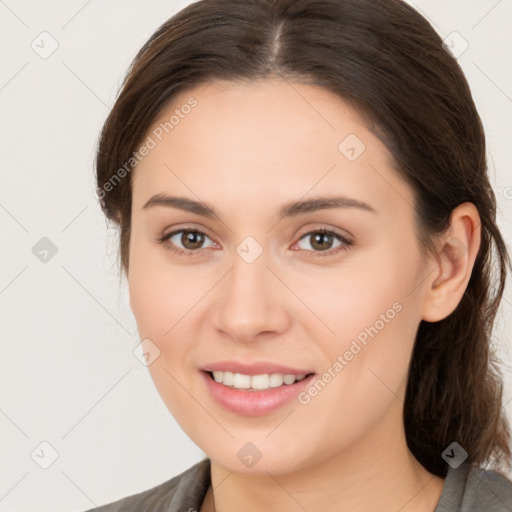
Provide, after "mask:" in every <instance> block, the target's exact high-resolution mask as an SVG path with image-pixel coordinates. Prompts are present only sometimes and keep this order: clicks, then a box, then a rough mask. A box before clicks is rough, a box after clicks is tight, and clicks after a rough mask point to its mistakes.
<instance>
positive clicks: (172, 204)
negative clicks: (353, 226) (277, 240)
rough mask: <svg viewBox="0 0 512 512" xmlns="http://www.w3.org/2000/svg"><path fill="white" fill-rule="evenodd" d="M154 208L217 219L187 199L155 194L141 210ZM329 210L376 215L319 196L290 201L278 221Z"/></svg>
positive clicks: (369, 208)
mask: <svg viewBox="0 0 512 512" xmlns="http://www.w3.org/2000/svg"><path fill="white" fill-rule="evenodd" d="M155 206H165V207H168V208H177V209H179V210H183V211H186V212H191V213H195V214H197V215H201V216H203V217H207V218H213V217H218V215H217V212H216V211H215V209H214V208H213V207H212V206H210V205H208V204H207V203H204V202H199V201H195V200H193V199H189V198H187V197H178V196H168V195H165V194H157V195H155V196H153V197H151V199H149V200H148V201H147V202H146V203H145V204H144V206H143V207H142V208H143V209H146V208H152V207H155ZM329 208H358V209H360V210H363V211H368V212H372V213H377V211H376V210H375V208H373V207H372V206H370V205H369V204H367V203H364V202H362V201H359V200H357V199H351V198H349V197H345V196H339V195H337V196H321V197H315V198H312V199H306V200H299V201H292V202H290V203H286V204H284V205H283V206H282V207H281V209H280V210H279V214H278V215H279V220H281V219H284V218H285V217H295V216H297V215H300V214H303V213H310V212H314V211H317V210H324V209H329Z"/></svg>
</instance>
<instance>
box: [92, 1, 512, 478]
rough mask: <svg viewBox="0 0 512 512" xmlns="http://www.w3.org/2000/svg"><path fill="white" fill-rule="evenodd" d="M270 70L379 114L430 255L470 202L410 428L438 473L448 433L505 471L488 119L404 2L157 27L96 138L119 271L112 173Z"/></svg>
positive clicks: (499, 283)
mask: <svg viewBox="0 0 512 512" xmlns="http://www.w3.org/2000/svg"><path fill="white" fill-rule="evenodd" d="M270 77H283V78H285V79H288V80H295V81H297V82H302V83H309V84H315V85H318V86H321V87H324V88H325V89H327V90H329V91H331V92H334V93H335V94H337V95H338V96H339V97H340V98H342V99H343V100H345V101H347V102H349V103H350V104H351V105H352V106H353V107H354V108H356V109H357V111H358V112H359V113H360V114H361V115H362V116H363V117H364V119H365V120H367V121H369V122H371V123H373V125H374V128H373V129H375V130H378V134H379V136H380V137H381V139H382V140H383V141H384V142H385V144H386V145H387V147H388V149H389V150H390V152H391V154H392V155H393V156H394V159H395V161H396V163H397V167H398V170H399V172H400V174H401V175H402V177H403V178H404V179H405V180H406V181H407V182H408V183H409V184H410V185H411V187H412V189H413V191H414V193H415V197H416V200H415V205H414V207H415V214H416V217H417V219H416V224H417V230H418V238H419V241H420V242H421V244H422V247H423V248H424V249H425V253H429V252H432V250H433V245H432V242H433V240H434V239H435V236H436V235H439V234H441V233H443V232H444V231H445V230H446V228H447V227H448V226H449V222H450V214H451V212H452V210H453V209H454V208H455V207H456V206H458V205H459V204H461V203H463V202H466V201H469V202H471V203H473V204H474V205H475V206H476V207H477V209H478V212H479V214H480V218H481V233H482V240H481V246H480V249H479V252H478V255H477V258H476V262H475V264H474V268H473V272H472V274H471V278H470V280H469V284H468V286H467V289H466V291H465V293H464V295H463V297H462V299H461V301H460V303H459V305H458V307H457V308H456V310H455V311H454V312H453V313H452V314H451V315H449V316H448V317H447V318H445V319H444V320H441V321H439V322H435V323H429V322H425V321H422V322H421V323H420V326H419V330H418V333H417V337H416V341H415V346H414V350H413V355H412V359H411V363H410V371H409V377H408V384H407V391H406V396H405V403H404V425H405V432H406V438H407V444H408V446H409V448H410V450H411V451H412V453H413V454H414V456H415V457H416V458H417V459H418V460H419V462H420V463H421V464H422V465H423V466H424V467H425V468H426V469H427V470H428V471H430V472H431V473H434V474H436V475H438V476H442V477H444V476H446V473H447V469H448V467H447V465H446V463H445V462H444V460H443V459H442V457H441V453H442V452H443V451H444V450H445V448H447V447H448V446H449V445H450V444H451V443H452V442H454V441H456V442H457V443H459V444H460V445H461V446H462V448H464V449H465V450H466V451H467V453H468V460H467V462H468V463H469V464H471V465H479V466H482V465H484V463H487V464H493V465H494V468H495V469H496V470H498V471H500V470H503V471H508V470H509V469H510V462H509V459H510V455H511V450H510V430H509V428H510V427H509V424H508V422H507V419H506V417H505V415H504V411H503V408H502V392H503V390H502V386H503V384H502V378H501V374H500V371H499V366H498V365H499V363H500V361H499V359H498V358H497V357H496V355H495V352H494V350H493V349H492V347H491V336H492V328H493V324H494V319H495V316H496V313H497V310H498V306H499V302H500V300H501V296H502V294H503V290H504V285H505V278H506V274H507V266H508V267H510V257H509V255H508V253H507V249H506V245H505V243H504V241H503V238H502V236H501V234H500V231H499V229H498V227H497V224H496V199H495V196H494V193H493V190H492V188H491V185H490V183H489V179H488V176H487V164H486V157H485V138H484V133H483V129H482V124H481V121H480V117H479V115H478V113H477V110H476V107H475V104H474V102H473V99H472V96H471V92H470V89H469V86H468V84H467V82H466V79H465V77H464V75H463V72H462V70H461V68H460V67H459V65H458V63H457V61H456V60H455V59H454V58H453V57H452V56H451V55H450V54H449V53H448V52H447V51H445V49H444V47H443V45H442V41H441V39H440V37H439V35H438V34H437V33H436V32H435V31H434V29H433V28H432V27H431V26H430V24H429V23H428V22H427V21H426V20H425V19H424V18H423V17H422V16H421V15H419V14H418V13H417V12H416V11H415V10H414V9H412V8H411V7H409V6H408V5H407V4H405V3H404V2H402V1H401V0H203V1H199V2H196V3H193V4H191V5H189V6H188V7H186V8H185V9H183V10H182V11H180V12H179V13H178V14H176V15H175V16H174V17H172V18H170V19H169V20H168V21H166V22H165V23H164V24H163V25H161V27H160V28H158V30H157V31H156V32H155V33H154V34H153V35H152V36H151V38H150V39H149V40H148V41H147V42H146V43H145V44H144V46H143V47H142V48H141V49H140V51H139V52H138V54H137V55H136V57H135V59H134V61H133V63H132V64H131V66H130V68H129V70H128V72H127V74H126V77H125V80H124V82H123V85H122V89H121V91H120V93H119V96H118V99H117V101H116V103H115V106H114V108H113V109H112V111H111V113H110V115H109V116H108V119H107V120H106V122H105V125H104V127H103V130H102V132H101V136H100V138H99V142H98V150H97V156H96V171H97V185H98V189H97V191H98V192H99V194H98V197H99V198H100V199H101V206H102V209H103V211H104V213H105V215H106V216H107V217H108V218H109V219H111V220H114V221H115V222H116V224H118V225H119V227H120V255H121V265H122V268H124V270H125V272H126V273H127V274H128V271H129V258H128V256H129V254H128V252H129V251H128V248H129V240H130V223H131V174H130V175H129V176H128V178H127V179H117V178H119V176H120V174H119V172H118V171H119V170H120V168H121V167H122V166H124V169H125V170H126V165H125V164H126V163H127V162H129V161H131V160H130V159H131V158H132V157H133V153H134V151H135V150H136V149H137V148H138V146H139V145H140V144H141V142H142V141H143V139H144V137H145V136H146V135H147V131H148V130H149V128H150V125H151V123H152V122H153V121H154V120H155V119H156V118H157V117H158V115H159V114H160V113H161V112H162V110H163V109H164V108H165V107H166V106H167V105H168V104H169V103H170V102H171V100H172V99H173V98H174V97H175V96H176V95H177V94H178V93H182V92H184V91H186V90H190V89H192V88H194V87H196V86H198V85H200V84H207V83H208V82H210V81H214V80H233V81H253V80H257V79H261V78H270ZM135 165H136V164H135ZM128 171H129V169H128ZM128 171H127V172H128ZM127 172H125V173H123V177H124V175H125V174H127ZM116 173H117V178H116ZM114 178H116V179H115V180H114ZM108 184H110V186H107V185H108ZM107 192H108V193H107ZM493 248H494V252H495V254H493V252H492V249H493ZM493 271H496V273H494V272H493ZM495 281H496V282H495Z"/></svg>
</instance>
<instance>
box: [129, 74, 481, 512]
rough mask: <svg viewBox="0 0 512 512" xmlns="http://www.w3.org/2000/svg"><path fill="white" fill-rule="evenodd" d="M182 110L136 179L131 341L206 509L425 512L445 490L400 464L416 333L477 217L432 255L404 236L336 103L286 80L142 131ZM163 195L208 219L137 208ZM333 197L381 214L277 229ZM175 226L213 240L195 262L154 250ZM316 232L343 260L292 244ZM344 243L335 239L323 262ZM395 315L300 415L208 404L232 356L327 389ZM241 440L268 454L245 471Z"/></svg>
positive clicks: (385, 161) (405, 191)
mask: <svg viewBox="0 0 512 512" xmlns="http://www.w3.org/2000/svg"><path fill="white" fill-rule="evenodd" d="M191 96H193V97H194V98H195V99H196V100H197V101H198V105H197V107H196V108H195V109H194V110H192V112H191V113H190V114H189V115H188V116H186V117H185V118H184V119H181V120H180V123H179V124H178V125H177V126H176V127H175V128H174V129H173V131H172V132H170V133H169V134H168V135H167V136H166V137H164V138H163V140H162V141H161V142H159V143H158V145H157V146H156V147H155V148H154V149H152V150H151V151H150V152H149V154H148V155H147V156H146V157H145V158H144V159H143V160H142V161H141V162H140V163H139V164H138V166H137V168H136V170H135V171H134V174H133V176H132V178H133V182H132V190H133V201H132V221H131V222H132V226H131V229H132V233H131V240H130V247H129V260H130V268H129V273H128V282H129V290H130V304H131V308H132V311H133V313H134V316H135V318H136V320H137V325H138V330H139V334H140V337H141V339H144V338H149V339H150V340H151V341H152V342H153V343H154V344H155V345H156V346H157V347H158V348H159V350H160V355H159V356H158V357H157V358H156V359H155V360H154V362H152V364H150V365H149V367H148V368H149V371H150V373H151V376H152V378H153V380H154V383H155V386H156V388H157V389H158V392H159V393H160V395H161V397H162V399H163V401H164V402H165V404H166V405H167V407H168V408H169V411H170V412H171V413H172V415H173V416H174V417H175V419H176V421H177V422H178V423H179V424H180V426H181V427H182V428H183V430H184V431H185V432H186V433H187V434H188V436H189V437H190V438H191V439H192V440H193V441H194V442H195V443H196V444H197V445H198V446H199V447H200V448H201V449H202V450H203V451H204V452H205V453H206V454H207V455H208V457H210V459H211V470H212V486H211V487H210V490H209V491H208V494H207V496H206V499H205V500H204V503H203V507H202V509H201V510H202V511H203V512H204V511H209V510H214V504H215V510H217V511H219V512H220V511H226V512H227V511H231V510H251V511H254V512H259V511H266V512H268V511H269V510H279V511H280V512H295V511H303V510H304V509H305V510H308V511H310V512H312V511H322V512H329V511H335V510H336V511H339V510H351V511H355V512H357V511H361V512H363V511H364V512H368V511H374V510H375V511H376V510H379V511H388V510H389V511H398V510H400V511H401V512H409V511H430V512H431V511H433V510H434V509H435V506H436V504H437V502H438V500H439V497H440V495H441V492H442V489H443V485H444V480H443V479H441V478H438V477H436V476H434V475H432V474H431V473H429V472H428V471H426V470H425V469H424V468H423V467H422V466H421V465H420V464H419V462H418V461H417V460H416V459H415V458H414V456H413V455H412V453H411V452H410V451H409V449H408V447H407V445H406V441H405V433H404V428H403V421H402V409H403V399H404V396H405V389H406V382H407V371H408V365H409V361H410V358H411V353H412V348H413V343H414V339H415V334H416V331H417V328H418V326H419V323H420V321H421V320H422V319H423V320H426V321H431V322H435V321H438V320H441V319H442V318H445V317H446V316H448V315H449V314H450V313H451V312H452V311H453V310H454V309H455V307H456V306H457V304H458V303H459V301H460V299H461V297H462V294H463V293H464V290H465V288H466V286H467V283H468V281H469V277H470V273H471V269H472V266H473V263H474V260H475V257H476V253H477V250H478V247H479V244H480V229H479V217H478V213H477V211H476V208H475V207H474V206H473V205H472V204H470V203H465V204H463V205H460V206H459V207H458V208H457V209H456V210H455V211H454V212H453V215H452V224H451V227H450V229H449V231H448V232H447V233H446V234H444V235H443V236H442V237H440V238H439V239H438V240H437V246H436V247H437V253H436V254H435V255H433V256H431V257H428V258H427V257H425V254H424V252H423V251H421V249H420V247H419V245H418V241H417V239H416V236H415V231H414V229H415V225H414V216H413V206H412V205H413V197H412V190H411V189H410V187H409V186H408V185H407V184H406V183H405V182H404V181H403V180H402V179H401V178H400V177H399V175H398V173H397V171H396V170H395V169H394V163H393V159H392V156H391V154H390V153H389V151H388V150H387V148H386V147H385V146H384V145H383V143H382V142H381V141H380V140H379V139H378V138H377V137H376V136H375V135H374V134H373V133H372V132H371V131H369V129H368V128H367V127H366V126H365V124H364V123H363V121H362V120H361V119H360V118H359V117H358V115H357V114H356V113H355V112H354V111H353V110H352V109H351V108H350V107H349V106H348V105H347V104H346V103H345V102H343V101H342V100H341V99H340V98H338V97H337V96H334V95H333V94H331V93H330V92H328V91H326V90H324V89H322V88H319V87H316V86H312V85H305V84H298V83H294V84H293V86H292V84H291V83H289V82H286V81H284V80H282V79H275V80H269V79H267V80H261V81H258V82H253V83H251V84H234V83H230V82H219V81H217V82H213V83H211V84H209V85H208V86H207V87H204V86H203V87H200V88H197V89H194V90H192V91H189V92H187V93H184V94H182V95H180V96H178V97H176V98H175V100H174V101H173V104H172V106H169V107H168V108H166V109H165V111H164V112H162V115H161V116H160V118H159V119H157V120H155V122H154V125H153V127H155V126H157V125H158V124H159V123H160V122H162V121H163V120H166V119H169V117H170V115H172V113H173V112H174V110H175V109H176V108H179V107H180V105H183V104H185V103H186V101H187V99H188V98H189V97H191ZM153 127H152V128H153ZM148 133H150V132H148ZM349 134H356V135H357V137H358V138H359V139H360V140H361V141H363V142H364V144H365V146H366V149H365V150H364V152H363V153H362V154H361V155H360V156H359V157H358V158H357V159H356V160H355V161H349V160H348V159H347V158H346V157H345V156H344V154H343V153H342V152H340V150H339V149H338V146H339V144H340V142H341V141H343V140H344V139H345V138H346V137H347V136H348V135H349ZM156 194H169V195H176V196H185V197H188V198H191V199H194V200H201V201H203V202H205V203H208V204H209V205H211V206H213V207H214V208H215V210H216V211H217V212H218V217H214V218H205V217H202V216H200V215H197V214H195V213H190V212H185V211H182V210H179V209H176V208H170V207H165V206H155V207H152V208H146V209H144V208H143V205H144V204H145V203H146V202H147V201H148V199H149V198H150V197H152V196H153V195H156ZM331 194H339V195H345V196H347V197H350V198H354V199H357V200H360V201H364V202H366V203H368V204H369V205H371V206H372V207H373V208H374V209H375V210H376V213H373V212H369V211H365V210H362V209H356V208H344V209H341V208H336V209H322V210H319V211H316V212H309V213H304V214H302V215H300V216H297V217H290V218H285V219H283V220H281V221H279V222H278V219H277V212H278V210H279V207H280V206H281V205H282V204H284V203H286V202H289V201H293V200H300V199H304V198H305V199H310V198H312V197H314V196H320V195H331ZM185 228H187V229H193V228H199V229H201V230H203V231H206V233H207V235H208V237H206V238H205V239H204V243H203V245H202V246H201V244H199V247H200V248H198V249H194V245H193V244H192V245H191V244H188V245H186V246H185V245H183V241H182V238H181V233H180V234H179V235H178V236H174V237H173V239H172V240H173V241H174V242H175V244H176V246H177V247H179V248H181V249H184V248H185V249H189V250H195V251H196V252H197V253H196V254H195V255H193V256H190V255H181V256H180V255H177V254H174V253H172V252H171V251H170V249H169V245H167V246H166V245H165V244H164V245H162V244H160V243H158V242H157V241H156V240H157V239H158V237H159V236H161V235H163V234H166V233H170V232H171V231H174V230H179V229H185ZM317 228H322V229H326V230H334V231H335V232H337V233H340V234H342V235H343V236H345V237H348V238H350V240H352V241H353V245H352V246H350V247H348V248H347V250H344V251H341V252H338V253H337V254H333V255H331V256H318V254H319V253H321V252H322V251H321V249H318V246H315V245H314V237H313V236H305V237H304V236H303V234H304V233H306V232H307V231H309V230H311V229H317ZM247 236H252V237H253V238H254V239H255V240H256V241H257V242H258V244H259V245H260V246H261V248H262V249H263V252H262V254H261V255H260V256H259V257H258V258H257V259H256V260H255V261H254V262H253V263H250V264H249V263H247V262H246V261H245V260H244V259H242V258H241V257H240V256H239V255H238V254H237V252H236V248H237V246H238V245H239V244H240V242H241V241H242V240H244V238H245V237H247ZM185 243H186V239H185ZM168 244H170V242H168ZM338 246H340V242H339V240H337V239H336V238H334V239H333V241H332V243H331V245H328V242H327V243H326V245H325V248H326V250H327V251H328V250H329V249H331V248H332V249H334V250H335V249H336V247H338ZM191 247H192V249H191ZM292 248H293V249H292ZM397 302H398V303H399V304H400V305H401V306H402V309H401V311H400V312H399V313H397V314H396V315H395V316H394V318H393V319H392V320H390V321H389V322H387V323H386V324H385V327H384V328H382V329H381V330H380V331H379V332H378V334H377V335H376V336H375V337H374V338H370V339H369V340H368V343H367V345H366V346H365V347H364V348H363V349H362V350H361V351H360V352H359V353H358V354H357V355H355V356H354V358H353V359H352V360H351V361H350V362H349V364H347V365H346V366H345V367H344V368H343V370H342V371H341V372H339V373H338V374H337V376H336V377H335V378H333V379H332V380H331V382H329V383H328V385H326V386H325V388H324V389H323V390H322V391H321V392H320V393H318V395H317V396H315V397H314V398H312V399H311V401H310V402H309V403H308V404H306V405H304V404H300V403H299V402H298V401H296V400H293V401H292V402H291V403H289V404H287V405H285V406H284V407H282V408H280V409H279V410H277V411H275V412H273V413H270V414H267V415H264V416H261V417H249V416H244V415H240V414H235V413H233V412H229V411H226V410H225V409H223V408H222V407H221V406H220V405H218V404H217V403H216V402H215V401H214V400H213V399H212V398H211V397H210V395H209V394H208V392H207V389H206V386H205V384H204V382H203V379H202V378H201V376H200V374H199V367H201V366H203V365H205V364H206V363H208V362H212V361H218V360H222V359H238V360H241V361H255V360H267V361H274V362H282V363H284V364H288V365H290V366H292V367H299V368H310V369H311V370H312V371H314V372H316V373H317V375H321V374H322V373H323V372H324V371H325V370H326V369H327V368H328V367H330V366H332V365H333V363H334V362H335V361H336V358H337V356H338V355H340V354H344V353H345V351H346V350H348V349H349V348H350V344H351V342H352V340H354V339H355V337H356V336H357V335H358V334H359V333H361V331H364V329H365V328H366V327H369V326H372V325H374V324H375V322H376V321H377V320H378V319H379V318H380V315H381V314H383V313H385V312H386V311H387V310H389V309H390V308H392V305H393V304H394V303H397ZM447 342H448V340H447ZM247 442H252V443H253V444H254V445H255V446H257V448H258V450H259V451H260V452H261V454H262V458H261V459H260V460H259V461H258V462H257V463H256V464H255V465H254V466H253V467H252V468H248V467H246V466H245V465H244V464H243V463H242V462H241V461H240V460H239V459H238V457H237V452H238V450H239V449H240V448H241V447H242V446H244V445H245V444H246V443H247ZM212 489H214V490H213V491H212Z"/></svg>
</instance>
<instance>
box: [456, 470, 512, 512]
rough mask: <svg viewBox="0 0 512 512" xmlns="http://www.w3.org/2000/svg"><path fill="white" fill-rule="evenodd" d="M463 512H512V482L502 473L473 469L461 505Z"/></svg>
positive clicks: (469, 472) (469, 473) (468, 475)
mask: <svg viewBox="0 0 512 512" xmlns="http://www.w3.org/2000/svg"><path fill="white" fill-rule="evenodd" d="M461 505H462V506H461V510H462V511H466V510H467V511H470V510H471V511H479V510H485V511H487V510H492V511H493V512H511V511H512V481H510V480H509V479H508V478H506V477H505V476H504V475H502V474H501V473H498V472H496V471H493V470H489V469H483V468H477V467H474V468H471V469H470V470H469V471H468V474H467V480H466V486H465V489H464V495H463V499H462V504H461Z"/></svg>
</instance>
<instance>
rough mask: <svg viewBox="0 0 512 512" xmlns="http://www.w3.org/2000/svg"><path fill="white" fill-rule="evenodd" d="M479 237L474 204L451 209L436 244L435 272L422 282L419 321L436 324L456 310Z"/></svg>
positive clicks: (464, 288)
mask: <svg viewBox="0 0 512 512" xmlns="http://www.w3.org/2000/svg"><path fill="white" fill-rule="evenodd" d="M480 237H481V226H480V216H479V214H478V210H477V209H476V207H475V205H473V204H472V203H463V204H461V205H459V206H458V207H457V208H455V209H454V210H453V212H452V215H451V221H450V227H449V228H448V230H447V232H446V234H445V235H444V236H443V237H442V238H441V239H440V242H439V244H438V245H439V250H438V252H437V255H436V264H437V268H436V271H434V272H432V274H431V276H430V278H429V279H427V280H426V288H425V300H424V304H423V316H422V319H423V320H425V321H427V322H439V321H440V320H443V319H444V318H446V317H447V316H449V315H450V314H451V313H452V312H453V311H454V310H455V309H456V308H457V306H458V304H459V302H460V300H461V299H462V296H463V294H464V292H465V291H466V288H467V285H468V283H469V279H470V277H471V272H472V270H473V265H474V263H475V259H476V256H477V254H478V249H479V248H480V239H481V238H480Z"/></svg>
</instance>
